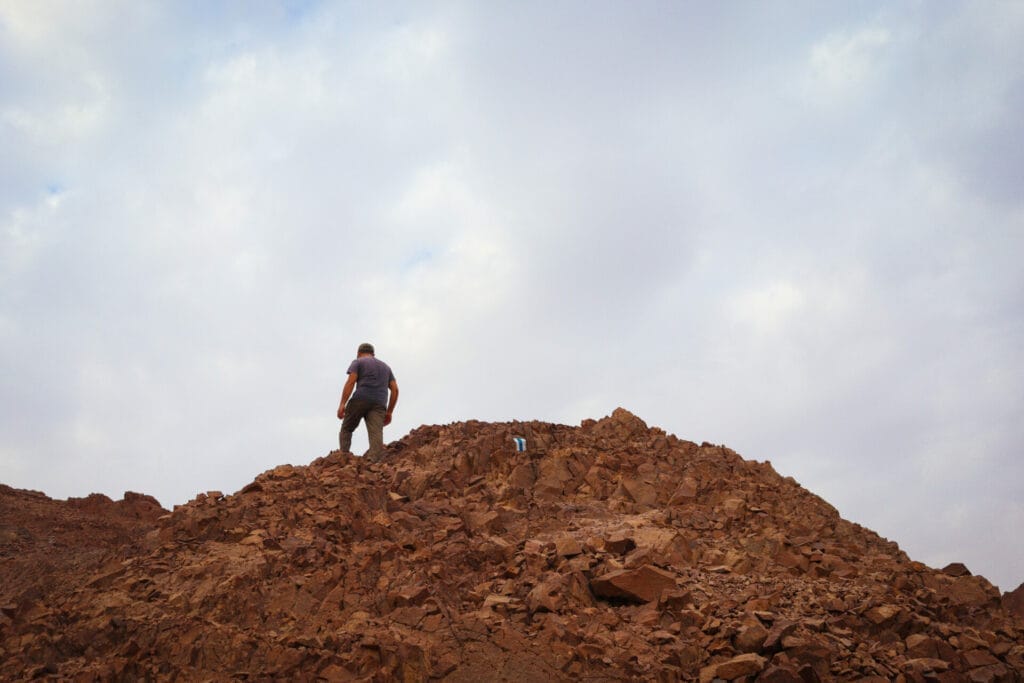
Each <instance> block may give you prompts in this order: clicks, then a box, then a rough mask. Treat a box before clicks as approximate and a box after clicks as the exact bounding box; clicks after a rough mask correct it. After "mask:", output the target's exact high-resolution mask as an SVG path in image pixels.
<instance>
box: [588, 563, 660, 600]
mask: <svg viewBox="0 0 1024 683" xmlns="http://www.w3.org/2000/svg"><path fill="white" fill-rule="evenodd" d="M675 588H676V577H675V575H674V574H672V573H670V572H667V571H665V570H664V569H658V568H657V567H652V566H651V565H649V564H645V565H643V566H642V567H638V568H636V569H621V570H619V571H614V572H611V573H609V574H605V575H604V576H599V577H597V578H595V579H592V580H591V581H590V590H592V591H593V592H594V595H596V596H598V597H600V598H614V599H619V600H628V601H630V602H650V601H652V600H657V599H658V598H659V597H660V596H661V592H662V591H664V590H673V589H675Z"/></svg>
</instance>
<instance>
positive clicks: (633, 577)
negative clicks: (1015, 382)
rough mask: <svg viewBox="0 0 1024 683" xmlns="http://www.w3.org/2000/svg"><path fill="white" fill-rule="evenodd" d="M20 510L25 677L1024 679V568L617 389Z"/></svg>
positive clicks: (1, 649) (8, 597)
mask: <svg viewBox="0 0 1024 683" xmlns="http://www.w3.org/2000/svg"><path fill="white" fill-rule="evenodd" d="M514 437H521V438H523V439H525V443H526V450H525V451H524V452H519V451H517V450H516V445H515V442H514V441H513V438H514ZM83 501H88V502H83ZM0 513H3V516H2V517H0V520H2V521H0V677H2V678H3V679H5V680H23V679H33V678H36V679H54V680H81V681H91V680H104V681H107V680H140V679H142V680H181V681H192V680H280V679H287V680H308V681H316V680H324V681H347V680H367V681H368V680H373V681H389V680H401V681H427V680H443V681H486V680H506V681H540V680H545V681H548V680H550V681H557V680H566V681H569V680H590V681H618V680H660V681H675V680H687V681H688V680H700V681H709V682H710V681H716V680H721V681H793V682H796V681H826V680H877V681H883V680H884V681H890V680H896V681H1019V680H1022V678H1024V622H1022V619H1021V616H1022V615H1021V612H1022V610H1021V605H1020V593H1021V591H1020V589H1018V591H1015V592H1014V593H1013V594H1007V595H1006V596H1000V594H999V592H998V590H997V589H996V588H995V587H994V586H992V585H991V584H990V583H989V582H988V581H987V580H985V579H984V578H983V577H980V576H972V575H971V574H970V572H969V571H968V570H967V569H966V568H965V567H963V566H962V565H959V566H957V565H951V566H950V567H947V568H946V569H944V570H935V569H931V568H929V567H926V566H925V565H923V564H921V563H918V562H914V561H912V560H910V559H909V558H908V557H907V556H906V555H905V553H903V552H902V551H900V549H899V548H898V546H897V545H896V544H895V543H892V542H890V541H887V540H886V539H884V538H881V537H880V536H878V535H877V534H875V533H874V532H872V531H870V530H868V529H865V528H863V527H861V526H859V525H857V524H853V523H851V522H848V521H846V520H844V519H842V518H841V517H840V516H839V514H838V513H837V512H836V510H835V509H834V508H832V507H831V506H830V505H828V503H826V502H825V501H823V500H822V499H820V498H819V497H817V496H815V495H813V494H811V493H810V492H808V491H807V490H805V489H804V488H802V487H801V486H800V485H799V484H797V483H796V482H795V481H794V480H793V479H792V478H788V477H786V478H784V477H781V476H780V475H779V474H777V473H776V472H775V471H774V470H773V469H772V467H771V465H770V464H769V463H758V462H754V461H748V460H744V459H743V458H741V457H740V456H739V455H737V454H736V453H734V452H733V451H731V450H729V449H728V448H725V447H722V446H716V445H712V444H707V443H705V444H702V445H697V444H695V443H691V442H688V441H683V440H680V439H678V438H676V437H675V436H672V435H670V434H666V433H665V432H663V431H662V430H660V429H657V428H649V427H648V426H647V425H646V424H644V422H643V421H642V420H640V419H639V418H637V417H636V416H634V415H632V414H630V413H629V412H627V411H625V410H622V409H618V410H616V411H615V412H614V413H613V414H612V415H611V416H609V417H606V418H604V419H602V420H599V421H593V420H586V421H584V422H583V424H582V425H581V426H579V427H570V426H565V425H552V424H546V423H540V422H510V423H481V422H475V421H470V422H464V423H457V424H451V425H444V426H425V427H421V428H419V429H416V430H414V431H413V432H411V433H410V434H409V435H407V436H406V437H405V438H403V439H401V440H400V441H397V442H395V443H392V444H390V445H389V446H388V448H387V451H386V453H385V454H384V455H383V456H382V457H381V458H380V459H379V461H376V462H371V461H369V460H367V459H362V458H356V457H352V456H348V455H345V454H341V453H337V452H335V453H332V454H330V455H328V456H326V457H323V458H320V459H318V460H315V461H314V462H312V463H311V464H309V465H308V466H301V467H293V466H290V465H283V466H281V467H278V468H275V469H273V470H271V471H268V472H265V473H264V474H262V475H260V476H259V477H257V478H256V480H255V481H253V482H252V483H251V484H249V485H248V486H246V487H244V488H243V489H242V490H241V491H239V492H238V493H236V494H234V495H230V496H225V495H222V494H221V493H220V492H216V491H213V492H207V493H205V494H200V495H199V496H197V497H196V499H195V500H193V501H191V502H189V503H188V504H186V505H183V506H179V507H177V508H176V509H175V510H174V511H173V512H171V513H166V511H163V510H160V509H159V506H158V505H157V504H156V502H155V501H153V500H152V499H150V498H148V497H144V496H139V495H138V494H128V495H126V498H125V500H124V501H120V502H118V503H114V502H113V501H110V500H109V499H106V498H105V497H102V496H91V497H90V498H88V499H81V500H80V501H78V502H76V501H68V503H60V502H58V501H51V500H49V499H47V498H46V497H45V496H43V495H42V494H36V493H31V492H19V491H15V490H13V489H9V488H7V487H2V488H0ZM11 520H18V521H17V522H15V523H12V521H11ZM24 520H29V521H24ZM33 520H34V521H33ZM41 562H42V563H43V564H40V563H41ZM32 567H36V570H34V571H33V569H32ZM1004 603H1005V604H1004Z"/></svg>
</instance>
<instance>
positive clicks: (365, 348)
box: [356, 342, 373, 356]
mask: <svg viewBox="0 0 1024 683" xmlns="http://www.w3.org/2000/svg"><path fill="white" fill-rule="evenodd" d="M356 353H368V354H370V355H371V356H372V355H373V344H367V343H366V342H363V343H362V344H360V345H359V351H357V352H356Z"/></svg>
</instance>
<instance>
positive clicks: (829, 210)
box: [0, 0, 1024, 590]
mask: <svg viewBox="0 0 1024 683" xmlns="http://www.w3.org/2000/svg"><path fill="white" fill-rule="evenodd" d="M1022 188H1024V3H1020V2H977V3H961V2H902V3H893V2H887V1H886V2H877V3H873V2H857V3H819V2H770V3H763V2H751V3H739V2H729V3H719V2H707V3H689V2H687V3H678V2H677V3H654V2H641V3H633V2H617V3H609V2H579V3H573V2H555V3H551V2H538V3H518V2H516V3H511V2H509V3H497V2H486V3H479V2H467V3H457V2H456V3H421V2H416V3H410V4H409V5H404V4H394V3H335V2H330V3H323V4H321V3H317V2H281V3H271V2H263V3H243V2H237V3H216V2H191V3H186V2H166V3H153V2H136V1H134V0H131V1H125V2H99V1H97V2H71V1H70V0H68V1H67V2H57V3H55V2H48V1H45V2H44V1H41V0H32V1H31V2H25V1H22V0H0V373H2V382H0V405H2V413H0V482H3V483H6V484H9V485H13V486H16V487H20V488H31V489H36V490H42V491H44V492H46V493H47V494H49V495H51V496H53V497H59V498H64V497H67V496H84V495H87V494H89V493H90V492H102V493H106V494H108V495H110V496H112V497H115V498H119V497H120V496H121V495H122V493H123V492H124V491H125V490H133V491H141V492H145V493H150V494H153V495H155V496H156V497H157V498H158V499H159V500H160V502H161V503H162V504H163V505H165V506H167V507H170V506H172V505H175V504H180V503H184V502H186V501H187V500H189V499H190V498H192V497H193V496H194V495H195V494H196V493H197V492H200V491H206V490H212V489H217V490H223V491H225V492H228V493H230V492H233V491H236V490H238V489H239V488H241V487H242V486H243V485H245V484H246V483H247V482H249V481H251V480H252V479H253V477H255V476H256V475H257V474H259V473H260V472H261V471H263V470H266V469H268V468H271V467H274V466H276V465H278V464H281V463H286V462H287V463H293V464H304V463H308V462H309V461H310V460H312V459H314V458H317V457H319V456H322V455H325V454H326V453H327V452H328V451H330V450H331V449H332V448H336V447H337V429H338V421H337V419H336V417H335V415H334V413H335V411H336V409H337V402H338V396H339V394H340V391H341V387H342V384H343V382H344V372H345V369H346V367H347V364H348V362H349V361H350V360H351V359H352V358H353V357H354V356H355V348H356V346H357V345H358V344H359V343H360V342H363V341H370V342H373V343H374V344H375V345H376V346H377V352H378V357H380V358H381V359H383V360H385V361H387V362H388V363H390V364H391V366H392V367H393V369H394V372H395V375H396V377H397V379H398V382H399V384H400V386H401V400H400V402H399V405H398V410H397V412H396V416H395V421H394V423H393V424H392V425H391V426H390V427H388V428H387V432H386V438H388V439H397V438H400V437H401V436H403V435H404V434H406V433H407V432H408V431H409V430H411V429H413V428H415V427H417V426H419V425H420V424H432V423H446V422H452V421H461V420H467V419H481V420H488V421H493V420H510V419H519V420H528V419H540V420H545V421H553V422H563V423H569V424H578V423H579V422H580V420H582V419H584V418H600V417H602V416H604V415H607V414H609V413H610V412H611V411H612V410H613V409H614V408H615V407H616V406H623V407H625V408H627V409H629V410H631V411H632V412H634V413H636V414H637V415H639V416H640V417H641V418H643V419H644V420H646V421H647V422H648V424H651V425H654V426H659V427H662V428H664V429H665V430H667V431H669V432H671V433H674V434H676V435H678V436H679V437H681V438H685V439H690V440H693V441H697V442H701V441H711V442H714V443H723V444H725V445H728V446H730V447H732V448H733V449H735V450H737V451H738V452H740V453H741V454H742V455H743V456H744V457H746V458H749V459H756V460H771V461H772V463H773V464H774V466H775V468H776V469H777V470H778V471H779V472H780V473H781V474H783V475H788V476H793V477H794V478H796V479H797V480H798V481H799V482H800V483H802V484H803V485H804V486H805V487H807V488H808V489H810V490H811V491H813V492H815V493H817V494H819V495H821V496H822V497H824V498H825V499H826V500H828V501H829V502H831V503H832V504H834V505H835V506H836V507H837V508H838V509H839V510H840V512H841V513H842V515H843V516H844V517H846V518H847V519H850V520H852V521H855V522H858V523H861V524H863V525H865V526H867V527H869V528H872V529H874V530H876V531H878V532H879V533H880V534H882V535H883V536H886V537H888V538H890V539H892V540H895V541H897V542H898V543H899V544H900V546H901V547H902V548H904V549H905V550H906V551H907V552H908V553H909V554H910V555H911V557H912V558H914V559H917V560H920V561H923V562H926V563H928V564H930V565H932V566H937V567H941V566H944V565H945V564H947V563H949V562H953V561H962V562H964V563H966V564H967V565H968V567H969V568H970V569H971V570H972V571H974V572H975V573H980V574H984V575H985V576H986V577H988V578H989V579H990V580H992V581H993V582H995V583H997V584H998V585H999V586H1000V587H1001V588H1002V589H1003V590H1011V589H1013V588H1015V587H1016V586H1017V585H1018V584H1020V583H1021V581H1024V543H1021V542H1020V538H1021V536H1020V534H1021V532H1020V529H1022V528H1024V460H1022V457H1021V455H1022V453H1021V451H1022V447H1024V419H1022V418H1024V415H1022V414H1021V410H1022V406H1024V362H1022V352H1021V349H1024V268H1022V265H1021V262H1022V257H1024V192H1022ZM354 446H355V448H356V449H363V448H365V447H366V437H365V433H364V432H362V431H360V433H359V434H358V435H357V437H356V441H355V444H354Z"/></svg>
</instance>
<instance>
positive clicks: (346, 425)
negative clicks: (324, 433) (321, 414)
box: [338, 401, 371, 453]
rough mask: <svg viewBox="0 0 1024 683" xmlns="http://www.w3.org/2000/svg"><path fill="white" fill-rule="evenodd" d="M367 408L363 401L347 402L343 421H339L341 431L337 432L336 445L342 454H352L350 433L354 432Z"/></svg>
mask: <svg viewBox="0 0 1024 683" xmlns="http://www.w3.org/2000/svg"><path fill="white" fill-rule="evenodd" d="M369 407H371V406H369V405H367V404H365V403H364V402H363V401H349V402H348V405H346V406H345V419H344V420H342V421H341V431H339V432H338V445H339V446H340V447H341V452H342V453H351V452H352V432H354V431H356V427H358V426H359V421H360V420H361V419H363V416H364V415H366V410H367V408H369Z"/></svg>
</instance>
